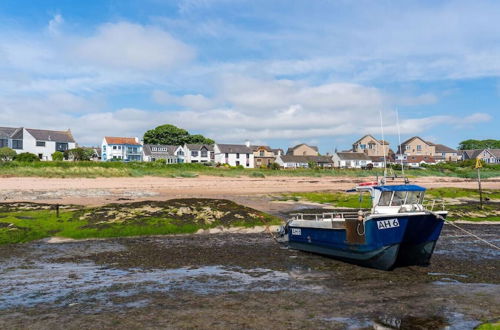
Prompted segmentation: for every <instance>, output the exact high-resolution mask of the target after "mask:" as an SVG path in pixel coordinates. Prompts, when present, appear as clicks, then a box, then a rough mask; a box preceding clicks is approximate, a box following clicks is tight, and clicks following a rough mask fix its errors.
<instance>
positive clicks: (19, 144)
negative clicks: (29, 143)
mask: <svg viewBox="0 0 500 330" xmlns="http://www.w3.org/2000/svg"><path fill="white" fill-rule="evenodd" d="M22 148H23V140H12V149H18V150H19V149H22Z"/></svg>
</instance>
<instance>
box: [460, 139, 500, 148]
mask: <svg viewBox="0 0 500 330" xmlns="http://www.w3.org/2000/svg"><path fill="white" fill-rule="evenodd" d="M487 148H490V149H500V140H494V139H488V140H474V139H469V140H465V141H462V142H460V144H459V146H458V149H459V150H471V149H487Z"/></svg>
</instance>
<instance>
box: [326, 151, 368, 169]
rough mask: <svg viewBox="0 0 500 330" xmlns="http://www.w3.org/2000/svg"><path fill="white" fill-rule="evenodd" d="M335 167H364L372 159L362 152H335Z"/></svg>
mask: <svg viewBox="0 0 500 330" xmlns="http://www.w3.org/2000/svg"><path fill="white" fill-rule="evenodd" d="M333 163H334V166H335V167H340V168H364V167H366V166H367V165H368V164H371V163H372V160H371V158H370V157H369V156H367V155H366V154H365V153H364V152H335V153H334V154H333Z"/></svg>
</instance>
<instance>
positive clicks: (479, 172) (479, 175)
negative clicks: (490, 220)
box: [476, 158, 483, 210]
mask: <svg viewBox="0 0 500 330" xmlns="http://www.w3.org/2000/svg"><path fill="white" fill-rule="evenodd" d="M481 167H483V165H482V164H481V160H480V159H479V158H478V159H476V169H477V184H478V186H479V208H480V209H481V210H482V209H483V190H482V189H481Z"/></svg>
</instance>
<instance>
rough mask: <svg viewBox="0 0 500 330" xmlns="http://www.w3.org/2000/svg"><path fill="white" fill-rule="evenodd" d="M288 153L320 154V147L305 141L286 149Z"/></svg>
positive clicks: (294, 154)
mask: <svg viewBox="0 0 500 330" xmlns="http://www.w3.org/2000/svg"><path fill="white" fill-rule="evenodd" d="M286 154H287V155H289V156H290V155H293V156H318V155H319V152H318V147H316V146H309V145H307V144H305V143H302V144H298V145H296V146H295V147H290V148H288V150H287V151H286Z"/></svg>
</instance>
